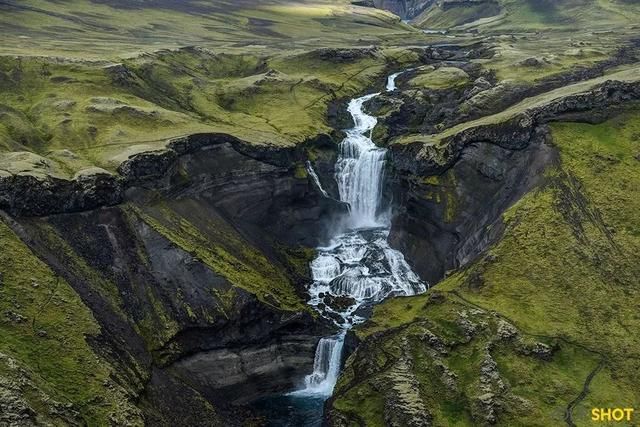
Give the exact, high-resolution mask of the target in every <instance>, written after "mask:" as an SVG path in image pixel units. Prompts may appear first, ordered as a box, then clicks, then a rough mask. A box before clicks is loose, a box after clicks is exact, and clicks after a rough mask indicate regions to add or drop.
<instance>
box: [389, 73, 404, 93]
mask: <svg viewBox="0 0 640 427" xmlns="http://www.w3.org/2000/svg"><path fill="white" fill-rule="evenodd" d="M407 71H409V70H405V71H400V72H399V73H394V74H391V75H390V76H389V77H387V92H393V91H394V90H396V89H397V88H396V78H397V77H398V76H399V75H400V74H402V73H405V72H407Z"/></svg>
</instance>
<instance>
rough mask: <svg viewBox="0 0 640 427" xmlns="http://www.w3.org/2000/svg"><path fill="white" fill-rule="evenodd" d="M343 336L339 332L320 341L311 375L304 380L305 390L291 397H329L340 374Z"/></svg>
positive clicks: (294, 393)
mask: <svg viewBox="0 0 640 427" xmlns="http://www.w3.org/2000/svg"><path fill="white" fill-rule="evenodd" d="M344 336H345V333H344V332H341V333H340V334H338V335H336V336H333V337H327V338H321V339H320V342H319V343H318V347H317V348H316V355H315V359H314V361H313V373H312V374H311V375H307V376H306V378H305V379H304V382H305V388H304V389H302V390H300V391H297V392H293V393H292V394H293V395H296V394H304V395H317V396H331V393H333V388H334V387H335V385H336V381H338V375H339V374H340V358H341V357H342V346H343V345H344Z"/></svg>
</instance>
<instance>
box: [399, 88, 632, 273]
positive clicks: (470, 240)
mask: <svg viewBox="0 0 640 427" xmlns="http://www.w3.org/2000/svg"><path fill="white" fill-rule="evenodd" d="M635 99H640V84H638V83H628V82H621V81H606V82H604V83H603V84H601V85H599V86H597V87H595V88H593V89H591V90H589V91H586V92H583V93H578V94H574V95H570V96H566V97H561V98H558V99H555V100H552V101H550V102H548V103H546V104H543V105H539V106H537V107H533V108H530V109H527V110H524V111H522V112H521V113H519V114H516V115H514V116H513V117H512V118H511V119H509V120H507V121H505V122H500V123H495V124H484V125H478V126H472V127H469V128H466V129H464V130H462V131H460V132H459V133H456V134H454V135H452V136H451V137H448V138H447V139H446V142H445V143H443V145H441V146H438V147H434V146H432V145H424V144H421V143H412V144H406V145H401V144H397V145H391V146H390V152H391V158H392V162H393V165H394V168H395V171H396V184H395V185H396V187H395V188H396V189H395V191H394V193H395V194H402V195H403V196H402V199H401V200H399V203H398V205H399V206H401V208H400V210H399V211H398V215H396V217H395V220H394V225H393V228H392V232H391V235H390V241H391V242H392V244H393V245H394V246H395V247H397V248H398V249H400V250H401V251H402V252H403V253H404V254H405V256H406V257H407V259H408V260H409V261H410V262H411V264H412V265H413V266H414V268H415V269H416V270H417V271H418V273H419V274H421V276H422V277H423V278H425V279H426V280H428V281H429V282H431V283H436V282H438V281H439V280H440V279H441V278H442V277H444V275H445V274H446V272H447V271H448V270H451V269H454V268H458V267H460V266H463V265H466V264H467V263H468V262H470V261H471V260H473V259H474V258H475V257H476V256H477V255H478V254H479V253H480V252H482V250H484V248H486V247H488V246H489V245H490V244H491V243H492V242H493V241H495V239H496V238H498V237H499V236H500V234H501V232H502V224H501V221H500V215H501V213H502V212H503V211H504V210H505V209H506V208H507V207H509V206H510V205H511V204H512V203H514V202H515V201H517V200H518V199H519V198H520V197H521V196H522V195H523V194H524V193H525V192H527V191H529V190H530V189H531V188H533V187H534V186H536V185H539V184H540V182H541V180H542V179H543V178H542V171H543V170H544V169H545V167H546V166H547V165H549V164H550V163H552V162H554V159H555V154H554V152H553V148H552V147H551V146H550V145H549V144H547V143H546V134H545V129H544V124H545V123H548V122H550V121H557V120H572V121H575V120H578V121H596V122H597V121H602V120H604V119H605V118H606V117H607V116H608V115H609V114H611V113H612V112H614V110H612V108H613V107H614V106H618V105H621V104H623V103H625V102H628V101H631V100H635ZM429 176H433V178H430V179H429V178H424V177H429ZM425 253H428V254H430V255H429V257H428V261H427V259H426V258H424V255H423V254H425Z"/></svg>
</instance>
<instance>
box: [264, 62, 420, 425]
mask: <svg viewBox="0 0 640 427" xmlns="http://www.w3.org/2000/svg"><path fill="white" fill-rule="evenodd" d="M400 74H401V73H395V74H393V75H391V76H389V78H388V80H387V90H388V91H393V90H395V89H396V85H395V79H396V77H397V76H398V75H400ZM378 95H379V93H374V94H370V95H366V96H363V97H361V98H357V99H353V100H351V102H350V103H349V106H348V111H349V113H351V116H352V117H353V121H354V123H355V125H354V127H353V128H352V129H349V130H347V131H346V134H347V135H346V137H345V139H344V140H343V141H342V143H341V145H340V155H339V157H338V160H337V162H336V167H335V170H336V176H335V179H336V182H337V183H338V190H339V194H340V199H341V200H342V201H343V202H347V203H349V205H350V207H351V209H350V212H349V215H348V218H346V221H345V227H344V228H343V229H342V230H340V231H337V232H336V234H335V236H333V238H332V239H331V243H330V244H329V246H327V247H320V248H317V251H318V255H317V257H316V258H315V259H314V260H313V262H312V263H311V270H312V274H313V283H312V284H311V286H310V287H309V294H310V296H311V298H310V300H309V304H310V305H311V306H313V307H314V308H315V309H316V310H317V311H318V312H320V314H321V315H323V316H325V317H326V318H328V319H330V320H332V321H334V322H335V323H336V325H337V326H338V328H339V332H338V333H337V334H336V335H334V336H330V337H325V338H322V339H321V340H320V342H319V343H318V346H317V348H316V354H315V360H314V366H313V372H312V373H311V374H309V375H307V376H306V378H305V379H304V386H303V387H302V388H301V389H299V390H296V391H294V392H292V393H289V394H288V395H285V396H281V397H279V398H275V399H270V400H269V401H267V402H263V406H262V411H263V412H264V413H267V414H268V415H267V417H270V418H271V419H270V422H269V424H268V425H272V426H309V427H316V426H320V425H321V424H322V413H323V406H324V401H325V400H326V399H327V398H329V397H330V396H331V394H332V393H333V389H334V387H335V384H336V381H337V379H338V375H339V373H340V364H341V361H342V348H343V344H344V339H345V336H346V333H347V331H348V330H349V329H350V328H351V327H353V325H355V324H357V323H359V322H361V321H363V320H364V318H363V317H361V316H360V315H359V314H358V309H360V308H362V307H364V306H367V305H373V304H376V303H378V302H380V301H382V300H383V299H385V298H387V297H389V296H392V295H414V294H418V293H422V292H425V291H426V289H427V287H426V285H425V284H424V283H423V282H421V281H420V279H419V278H418V276H417V275H416V274H415V273H414V272H413V271H412V270H411V267H410V266H409V265H408V264H407V262H406V261H405V259H404V256H403V255H402V253H400V252H398V251H397V250H395V249H393V248H391V247H390V246H389V244H388V243H387V237H388V235H389V230H390V214H389V206H383V197H382V189H383V184H384V172H385V159H386V154H387V152H386V150H385V149H384V148H380V147H377V146H376V145H375V144H374V143H373V141H372V140H371V134H372V131H373V128H374V127H375V126H376V123H377V119H376V118H375V117H373V116H370V115H368V114H366V113H364V111H363V110H362V108H363V104H364V103H365V102H367V101H368V100H370V99H372V98H374V97H376V96H378ZM307 170H308V171H309V174H310V175H311V177H312V179H313V180H314V183H315V184H316V185H317V186H318V188H319V189H320V191H321V192H322V193H323V194H324V195H326V192H325V191H324V190H323V189H322V186H321V184H320V181H319V179H318V177H317V175H316V174H315V171H314V170H313V168H312V167H311V164H307Z"/></svg>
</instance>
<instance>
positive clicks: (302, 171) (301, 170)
mask: <svg viewBox="0 0 640 427" xmlns="http://www.w3.org/2000/svg"><path fill="white" fill-rule="evenodd" d="M293 176H294V177H295V178H296V179H307V178H308V177H309V174H308V173H307V168H305V167H304V165H303V164H300V163H298V164H296V167H295V171H294V173H293Z"/></svg>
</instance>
